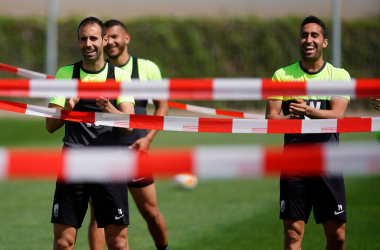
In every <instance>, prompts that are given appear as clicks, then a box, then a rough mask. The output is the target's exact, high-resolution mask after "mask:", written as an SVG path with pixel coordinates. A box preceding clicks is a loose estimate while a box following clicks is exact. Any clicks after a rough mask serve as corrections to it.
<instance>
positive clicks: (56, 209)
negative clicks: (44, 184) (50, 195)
mask: <svg viewBox="0 0 380 250" xmlns="http://www.w3.org/2000/svg"><path fill="white" fill-rule="evenodd" d="M58 209H59V205H58V204H55V205H54V209H53V213H54V216H55V217H58Z"/></svg>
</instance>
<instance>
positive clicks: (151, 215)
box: [89, 20, 168, 250]
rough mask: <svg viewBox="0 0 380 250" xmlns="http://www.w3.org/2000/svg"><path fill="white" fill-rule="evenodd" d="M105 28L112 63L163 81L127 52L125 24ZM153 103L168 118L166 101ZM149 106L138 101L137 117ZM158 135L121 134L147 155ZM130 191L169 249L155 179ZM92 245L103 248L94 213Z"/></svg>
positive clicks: (143, 181) (133, 75) (137, 75)
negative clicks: (158, 203)
mask: <svg viewBox="0 0 380 250" xmlns="http://www.w3.org/2000/svg"><path fill="white" fill-rule="evenodd" d="M105 27H106V33H107V36H108V44H107V46H105V47H104V49H105V52H106V53H107V55H108V57H109V62H110V63H112V64H113V65H116V66H118V67H121V68H122V69H125V70H126V71H127V72H130V73H131V78H139V79H140V80H161V73H160V70H159V68H158V67H157V65H156V64H154V63H153V62H151V61H149V60H145V59H140V58H136V57H133V56H131V55H130V54H129V53H128V44H129V42H130V35H129V34H128V32H127V28H126V27H125V26H124V24H123V23H121V22H120V21H117V20H109V21H107V22H106V23H105ZM153 102H154V105H155V115H160V116H165V115H167V114H168V104H167V101H165V100H153ZM146 106H147V100H136V104H135V114H140V115H146V114H147V112H146ZM156 133H157V130H150V131H149V132H147V131H146V130H144V129H134V130H133V132H132V133H131V134H130V135H128V136H126V135H122V144H123V145H125V146H129V147H130V148H136V149H138V150H139V151H140V152H142V153H146V152H147V151H148V150H149V145H150V143H151V142H152V140H153V138H154V136H155V135H156ZM128 189H129V191H130V192H131V194H132V197H133V199H134V201H135V203H136V206H137V208H138V209H139V211H140V213H141V215H142V216H143V218H144V219H145V220H146V222H147V224H148V229H149V232H150V234H151V235H152V238H153V240H154V242H155V244H156V247H157V249H159V250H161V249H163V250H165V249H168V241H167V235H166V223H165V219H164V217H163V216H162V214H161V213H160V211H159V209H158V206H157V196H156V188H155V184H154V181H153V176H152V175H151V176H141V177H139V178H137V179H133V180H132V181H130V182H128ZM89 242H90V248H91V249H92V250H98V249H104V246H105V242H104V230H103V229H101V228H97V225H96V220H95V218H94V215H93V214H92V216H91V222H90V226H89Z"/></svg>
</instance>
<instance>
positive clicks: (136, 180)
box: [132, 177, 145, 182]
mask: <svg viewBox="0 0 380 250" xmlns="http://www.w3.org/2000/svg"><path fill="white" fill-rule="evenodd" d="M143 179H145V177H142V178H139V179H132V181H133V182H138V181H141V180H143Z"/></svg>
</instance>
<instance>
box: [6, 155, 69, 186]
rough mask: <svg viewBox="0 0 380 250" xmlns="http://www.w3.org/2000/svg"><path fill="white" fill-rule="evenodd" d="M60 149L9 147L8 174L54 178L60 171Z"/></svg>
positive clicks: (10, 175)
mask: <svg viewBox="0 0 380 250" xmlns="http://www.w3.org/2000/svg"><path fill="white" fill-rule="evenodd" d="M62 169H63V164H62V160H61V150H51V149H46V150H44V152H43V153H41V149H40V150H36V149H11V150H10V151H9V169H8V176H9V178H10V179H12V178H30V177H33V178H35V177H38V178H50V179H51V178H56V177H57V174H58V173H59V172H62Z"/></svg>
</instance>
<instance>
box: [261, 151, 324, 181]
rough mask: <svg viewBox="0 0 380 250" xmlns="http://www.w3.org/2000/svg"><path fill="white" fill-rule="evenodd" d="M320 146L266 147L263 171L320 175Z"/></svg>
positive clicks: (321, 158) (289, 174)
mask: <svg viewBox="0 0 380 250" xmlns="http://www.w3.org/2000/svg"><path fill="white" fill-rule="evenodd" d="M322 148H323V147H322V146H315V145H308V144H303V145H297V146H292V147H289V148H286V149H284V150H282V149H280V148H267V149H266V151H265V165H264V169H265V171H264V172H265V173H266V174H267V175H274V174H279V173H280V172H281V175H282V176H293V175H296V174H300V173H302V175H320V174H322V173H323V172H324V170H325V166H324V158H323V157H324V156H323V153H322V152H323V150H322Z"/></svg>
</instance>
